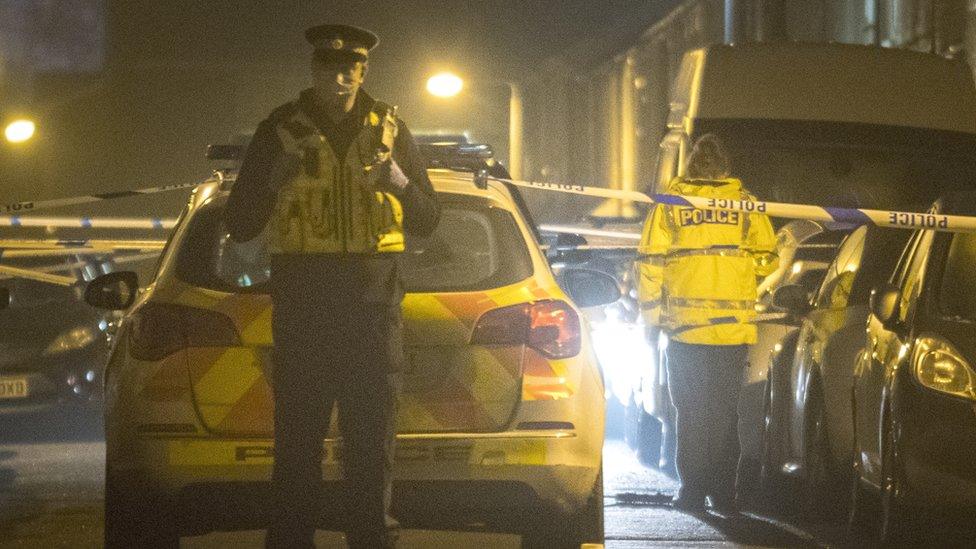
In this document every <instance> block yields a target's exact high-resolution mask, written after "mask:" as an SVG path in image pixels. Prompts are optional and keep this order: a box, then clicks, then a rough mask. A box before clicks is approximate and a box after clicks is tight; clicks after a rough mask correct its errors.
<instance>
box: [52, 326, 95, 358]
mask: <svg viewBox="0 0 976 549" xmlns="http://www.w3.org/2000/svg"><path fill="white" fill-rule="evenodd" d="M92 341H95V331H94V330H93V329H91V328H89V327H87V326H83V327H80V328H75V329H73V330H70V331H67V332H64V333H63V334H61V335H59V336H58V337H56V338H54V341H52V342H51V344H50V345H48V346H47V349H45V350H44V354H46V355H57V354H61V353H66V352H68V351H75V350H77V349H81V348H83V347H85V346H86V345H88V344H90V343H91V342H92Z"/></svg>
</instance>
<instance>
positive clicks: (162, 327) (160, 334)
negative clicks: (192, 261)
mask: <svg viewBox="0 0 976 549" xmlns="http://www.w3.org/2000/svg"><path fill="white" fill-rule="evenodd" d="M239 344H240V338H239V337H238V336H237V329H236V328H235V327H234V322H233V321H232V320H231V319H230V318H229V317H227V316H226V315H223V314H220V313H218V312H215V311H208V310H206V309H197V308H195V307H185V306H183V305H173V304H157V303H150V304H147V305H145V306H143V307H141V308H140V309H139V310H138V311H136V312H135V313H134V314H133V317H132V329H131V330H130V331H129V349H130V353H131V354H132V356H133V357H134V358H136V359H139V360H151V361H155V360H161V359H163V358H166V357H167V356H169V355H171V354H173V353H175V352H176V351H179V350H180V349H185V348H187V347H233V346H236V345H239Z"/></svg>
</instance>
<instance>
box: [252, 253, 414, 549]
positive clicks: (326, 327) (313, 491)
mask: <svg viewBox="0 0 976 549" xmlns="http://www.w3.org/2000/svg"><path fill="white" fill-rule="evenodd" d="M394 274H395V273H394ZM271 286H272V290H271V296H272V302H273V306H274V312H273V320H272V331H273V337H274V354H273V363H274V366H273V368H274V369H273V372H272V386H273V389H274V404H275V416H274V424H275V441H274V445H275V446H274V448H275V449H274V458H275V459H274V471H273V478H272V484H273V487H274V490H273V491H274V494H275V497H276V499H277V501H276V504H277V505H276V515H275V516H274V517H273V522H272V524H271V526H270V528H269V529H268V535H267V538H266V545H267V546H268V547H276V548H278V547H288V548H304V547H314V545H313V542H312V539H313V536H314V532H315V526H316V524H317V523H322V522H323V521H324V522H327V523H329V524H335V523H336V522H338V523H339V524H340V527H341V528H342V529H343V530H344V531H345V532H346V541H347V542H348V544H349V546H350V547H354V548H355V547H370V548H372V547H377V548H382V547H392V545H393V541H395V538H396V533H397V527H398V524H397V523H396V521H395V520H394V519H392V517H390V516H389V514H388V512H389V507H390V493H391V474H392V466H393V451H394V440H395V437H394V421H395V407H396V395H397V392H398V390H399V378H398V374H397V373H396V371H397V370H398V369H399V365H400V363H401V362H402V356H403V349H402V335H401V332H402V322H401V311H400V304H399V300H398V299H397V300H396V301H395V303H389V302H383V301H380V302H373V301H368V300H366V299H364V293H363V291H362V289H363V288H364V285H363V280H362V272H360V271H358V270H357V269H349V270H348V271H346V272H342V270H341V269H340V270H338V271H337V270H334V269H330V268H329V266H328V264H327V263H323V262H319V263H318V264H316V262H314V261H312V262H305V261H302V260H300V259H299V260H293V261H285V260H281V259H280V258H273V260H272V275H271ZM333 405H338V420H339V431H340V435H341V437H342V443H341V447H340V452H339V454H340V460H341V463H342V471H343V483H342V491H341V492H339V493H334V494H329V497H330V498H334V499H331V500H330V501H329V502H326V503H327V504H328V505H326V506H325V507H326V508H328V509H339V510H340V512H341V516H340V517H322V516H320V515H321V509H322V506H321V505H320V503H321V502H323V492H322V458H323V438H325V436H326V434H327V431H328V427H329V421H330V416H331V414H332V409H333ZM336 499H338V500H339V501H338V502H337V501H336ZM337 503H338V505H337ZM336 518H338V519H339V520H338V521H336V520H335V519H336Z"/></svg>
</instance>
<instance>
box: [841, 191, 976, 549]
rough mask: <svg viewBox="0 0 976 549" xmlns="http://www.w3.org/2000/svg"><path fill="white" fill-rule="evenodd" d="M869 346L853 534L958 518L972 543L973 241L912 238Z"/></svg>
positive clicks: (969, 202)
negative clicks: (875, 502) (872, 501)
mask: <svg viewBox="0 0 976 549" xmlns="http://www.w3.org/2000/svg"><path fill="white" fill-rule="evenodd" d="M933 211H934V212H935V213H937V214H948V213H952V214H959V215H970V216H972V215H976V193H972V192H968V193H959V194H952V195H947V196H946V197H944V198H943V199H942V200H940V201H939V202H938V203H936V205H935V206H934V207H933ZM865 343H866V348H865V350H864V352H863V353H862V354H861V356H860V360H859V361H858V362H857V366H856V368H855V372H854V388H853V393H852V394H853V406H854V443H853V457H854V459H853V460H852V465H853V478H854V481H853V482H852V483H851V491H852V506H853V508H852V510H851V523H852V526H854V527H855V528H863V527H865V526H877V527H878V529H879V531H880V535H881V540H882V542H883V543H899V542H902V541H904V540H906V539H909V537H910V536H912V535H914V533H916V532H918V531H920V530H930V532H929V534H932V533H933V532H932V530H937V531H938V532H944V531H945V529H944V528H941V527H940V528H938V529H935V528H933V525H934V524H939V523H940V522H941V521H943V520H948V519H952V518H955V517H959V518H962V519H963V520H962V521H961V522H959V523H957V524H956V525H957V526H960V525H961V526H963V527H964V528H966V529H967V530H970V533H969V535H968V540H969V541H968V542H967V543H966V545H969V544H971V543H972V537H971V534H972V530H973V528H972V525H973V520H972V517H973V514H972V513H973V510H974V509H976V459H974V458H976V372H974V370H973V365H974V364H976V234H964V233H959V234H952V233H936V232H934V231H931V230H924V231H919V232H916V233H915V234H914V235H913V236H912V237H911V240H909V242H908V245H907V247H906V248H905V251H904V252H903V253H902V255H901V258H900V259H899V261H898V265H897V267H896V269H895V271H894V274H893V275H892V277H891V280H890V281H889V282H888V283H885V284H881V285H879V286H878V287H876V288H875V289H874V290H873V291H872V295H871V298H870V314H869V316H868V322H867V340H866V342H865ZM872 495H874V496H878V497H879V499H880V506H879V508H880V513H878V514H877V515H876V516H875V515H873V514H872V513H870V512H869V510H870V509H871V508H872V506H871V505H866V503H867V502H868V501H869V500H868V498H871V496H872ZM872 519H873V520H872Z"/></svg>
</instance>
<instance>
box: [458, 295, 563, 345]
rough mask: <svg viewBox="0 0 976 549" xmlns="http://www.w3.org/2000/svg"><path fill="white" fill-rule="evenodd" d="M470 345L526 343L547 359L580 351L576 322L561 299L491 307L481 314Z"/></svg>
mask: <svg viewBox="0 0 976 549" xmlns="http://www.w3.org/2000/svg"><path fill="white" fill-rule="evenodd" d="M471 343H473V344H490V345H528V346H529V347H532V348H533V349H535V350H537V351H539V352H540V353H542V354H543V355H545V356H547V357H549V358H569V357H571V356H575V355H577V354H579V351H580V321H579V316H578V315H577V314H576V311H574V310H573V308H572V307H570V306H569V304H568V303H566V302H565V301H555V300H546V301H536V302H533V303H520V304H518V305H512V306H509V307H502V308H500V309H493V310H491V311H488V312H486V313H485V314H483V315H481V318H479V319H478V322H477V324H476V325H475V327H474V332H473V334H472V336H471Z"/></svg>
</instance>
